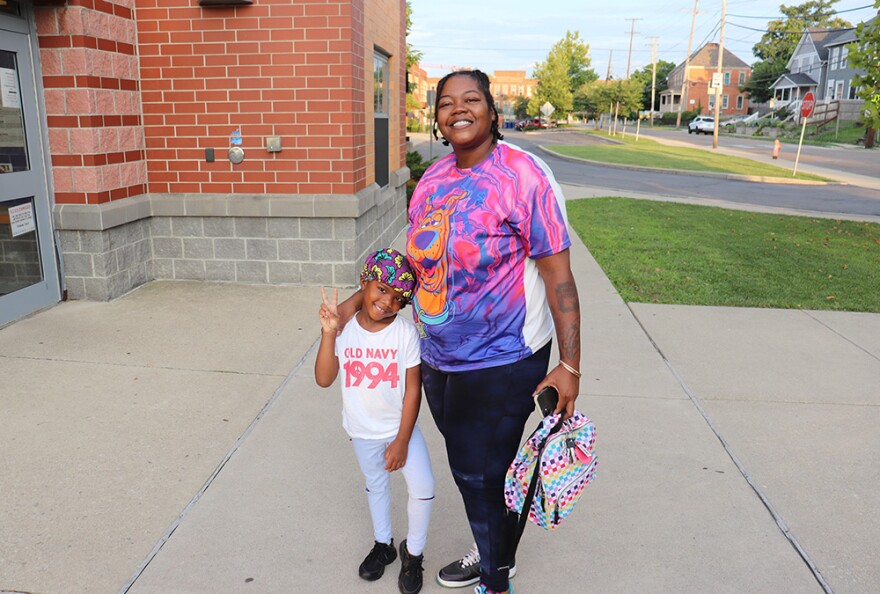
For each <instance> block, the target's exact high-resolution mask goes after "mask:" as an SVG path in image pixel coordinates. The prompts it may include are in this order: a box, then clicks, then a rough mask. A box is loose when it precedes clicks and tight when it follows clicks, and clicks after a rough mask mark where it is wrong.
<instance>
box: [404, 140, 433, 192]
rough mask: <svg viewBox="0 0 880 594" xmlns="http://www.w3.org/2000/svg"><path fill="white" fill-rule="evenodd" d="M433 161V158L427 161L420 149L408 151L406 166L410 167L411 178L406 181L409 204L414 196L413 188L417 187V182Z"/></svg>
mask: <svg viewBox="0 0 880 594" xmlns="http://www.w3.org/2000/svg"><path fill="white" fill-rule="evenodd" d="M433 162H434V160H433V159H432V160H430V161H426V160H425V159H424V157H422V153H420V152H419V151H406V166H407V167H409V180H408V181H407V182H406V203H407V205H409V199H410V198H412V194H413V190H415V189H416V184H417V183H418V182H419V180H420V179H422V175H424V173H425V170H426V169H427V168H428V167H429V166H430V165H431V163H433Z"/></svg>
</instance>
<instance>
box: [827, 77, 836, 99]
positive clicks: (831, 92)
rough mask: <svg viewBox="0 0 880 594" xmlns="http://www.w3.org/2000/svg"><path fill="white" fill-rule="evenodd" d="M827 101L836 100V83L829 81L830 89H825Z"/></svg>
mask: <svg viewBox="0 0 880 594" xmlns="http://www.w3.org/2000/svg"><path fill="white" fill-rule="evenodd" d="M825 99H834V81H833V80H829V81H828V87H827V88H826V89H825Z"/></svg>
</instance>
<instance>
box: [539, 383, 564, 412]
mask: <svg viewBox="0 0 880 594" xmlns="http://www.w3.org/2000/svg"><path fill="white" fill-rule="evenodd" d="M558 403H559V392H557V391H556V388H554V387H553V386H545V387H544V389H542V390H541V391H540V392H538V393H537V394H535V406H536V407H537V408H538V410H539V411H541V414H542V415H543V416H545V417H546V416H547V415H552V414H553V411H554V410H556V405H557V404H558Z"/></svg>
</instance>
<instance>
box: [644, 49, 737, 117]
mask: <svg viewBox="0 0 880 594" xmlns="http://www.w3.org/2000/svg"><path fill="white" fill-rule="evenodd" d="M718 49H719V45H718V44H717V43H707V44H705V45H704V46H702V47H701V48H700V49H698V50H697V51H696V52H694V53H693V54H692V55H691V58H690V60H689V62H688V63H687V71H685V63H684V62H683V63H681V64H679V65H678V66H676V67H675V68H674V69H673V70H672V72H670V73H669V76H668V77H667V81H668V87H667V89H666V90H665V91H662V92H661V93H660V112H661V113H667V112H675V111H678V106H679V103H680V101H681V89H682V84H683V83H685V82H686V85H685V97H684V101H685V103H686V105H685V106H684V110H685V111H692V110H699V111H700V113H703V114H709V113H714V110H715V97H716V95H715V93H712V92H710V91H711V88H710V84H711V82H712V75H713V74H714V73H716V72H717V71H718ZM721 70H722V73H723V76H724V80H723V87H722V89H721V114H722V115H724V116H728V117H729V116H736V115H743V114H746V113H748V110H749V96H748V93H743V92H741V91H740V90H739V89H740V87H741V86H742V85H743V84H745V82H746V81H747V80H748V79H749V77H750V76H751V74H752V69H751V67H750V66H749V65H748V64H747V63H745V62H744V61H742V60H741V59H739V58H738V57H737V56H736V55H735V54H734V53H733V52H731V51H730V50H727V49H725V50H724V54H723V59H722V67H721Z"/></svg>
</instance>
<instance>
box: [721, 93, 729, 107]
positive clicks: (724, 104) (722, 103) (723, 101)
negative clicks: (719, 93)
mask: <svg viewBox="0 0 880 594" xmlns="http://www.w3.org/2000/svg"><path fill="white" fill-rule="evenodd" d="M728 99H729V97H728V96H727V95H724V96H723V97H722V98H721V109H727V104H728V103H727V102H728Z"/></svg>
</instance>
